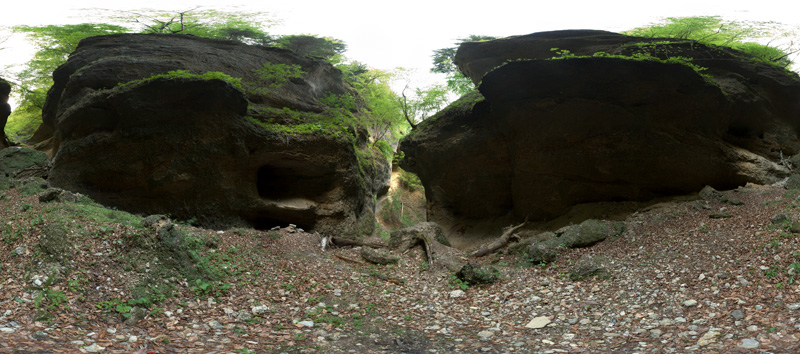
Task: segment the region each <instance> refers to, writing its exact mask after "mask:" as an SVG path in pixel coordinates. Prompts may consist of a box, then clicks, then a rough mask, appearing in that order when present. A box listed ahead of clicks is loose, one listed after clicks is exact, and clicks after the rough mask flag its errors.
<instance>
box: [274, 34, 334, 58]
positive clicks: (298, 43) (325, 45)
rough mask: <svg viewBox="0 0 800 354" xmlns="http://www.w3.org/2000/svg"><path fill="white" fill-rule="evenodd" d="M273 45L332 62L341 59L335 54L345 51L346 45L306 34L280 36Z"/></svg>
mask: <svg viewBox="0 0 800 354" xmlns="http://www.w3.org/2000/svg"><path fill="white" fill-rule="evenodd" d="M275 46H277V47H280V48H284V49H288V50H291V51H293V52H295V53H297V54H299V55H302V56H307V57H317V58H323V59H326V60H329V61H332V62H339V61H341V58H338V59H337V58H336V56H338V55H341V54H342V53H344V52H345V51H347V45H346V44H345V43H344V42H343V41H341V40H338V39H335V38H331V37H317V36H313V35H308V34H300V35H287V36H282V37H280V38H278V40H277V41H276V43H275ZM332 59H333V60H332Z"/></svg>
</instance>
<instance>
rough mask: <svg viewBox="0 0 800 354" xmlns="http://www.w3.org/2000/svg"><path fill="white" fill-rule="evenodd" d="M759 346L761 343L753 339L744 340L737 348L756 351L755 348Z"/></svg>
mask: <svg viewBox="0 0 800 354" xmlns="http://www.w3.org/2000/svg"><path fill="white" fill-rule="evenodd" d="M759 344H760V343H758V341H757V340H755V339H753V338H745V339H742V341H741V342H739V344H737V346H738V347H739V348H744V349H755V348H758V345H759Z"/></svg>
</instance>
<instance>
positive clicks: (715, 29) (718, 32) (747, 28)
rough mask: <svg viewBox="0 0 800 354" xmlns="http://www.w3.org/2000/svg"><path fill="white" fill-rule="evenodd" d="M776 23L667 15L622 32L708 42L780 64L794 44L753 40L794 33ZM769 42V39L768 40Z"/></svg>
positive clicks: (786, 64) (785, 60) (783, 61)
mask: <svg viewBox="0 0 800 354" xmlns="http://www.w3.org/2000/svg"><path fill="white" fill-rule="evenodd" d="M793 32H794V30H786V29H785V28H782V26H781V25H780V24H778V23H776V22H757V21H725V20H723V19H722V18H721V17H719V16H699V17H668V18H666V19H664V20H663V21H661V22H660V23H654V24H651V25H649V26H645V27H639V28H635V29H632V30H630V31H626V32H623V33H624V34H626V35H630V36H640V37H648V38H676V39H685V40H691V41H696V42H700V43H704V44H708V45H717V46H724V47H730V48H733V49H737V50H740V51H743V52H745V53H747V54H750V55H752V56H753V57H755V58H759V59H761V60H763V61H764V62H768V63H771V64H773V65H777V66H780V67H783V68H785V67H788V66H789V65H790V64H791V61H790V60H789V55H790V54H791V53H794V52H796V51H797V49H796V48H793V46H794V45H796V44H794V43H792V44H790V45H788V46H785V47H784V48H777V47H771V46H769V45H764V44H759V43H756V42H753V41H754V40H763V39H767V38H772V39H774V38H776V37H777V38H785V37H791V36H793V35H794V33H793ZM770 42H772V40H770Z"/></svg>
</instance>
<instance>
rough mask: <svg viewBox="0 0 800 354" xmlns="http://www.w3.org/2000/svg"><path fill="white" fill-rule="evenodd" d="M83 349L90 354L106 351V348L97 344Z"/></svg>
mask: <svg viewBox="0 0 800 354" xmlns="http://www.w3.org/2000/svg"><path fill="white" fill-rule="evenodd" d="M82 349H83V350H85V351H87V352H89V353H98V352H102V351H103V350H106V347H104V346H101V345H98V344H97V343H92V345H90V346H86V347H83V348H82Z"/></svg>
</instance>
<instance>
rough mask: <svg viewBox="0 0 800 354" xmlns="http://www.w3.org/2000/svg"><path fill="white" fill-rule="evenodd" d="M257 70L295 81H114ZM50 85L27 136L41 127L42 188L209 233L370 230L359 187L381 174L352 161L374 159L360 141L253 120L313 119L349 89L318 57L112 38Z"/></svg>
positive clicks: (366, 193) (247, 75) (184, 40)
mask: <svg viewBox="0 0 800 354" xmlns="http://www.w3.org/2000/svg"><path fill="white" fill-rule="evenodd" d="M264 63H271V64H286V65H297V66H299V67H301V68H302V70H303V71H304V72H305V74H304V75H303V76H302V78H293V79H291V80H289V81H288V82H286V83H284V84H283V85H281V86H280V87H271V88H270V89H269V90H260V91H256V90H249V89H247V87H245V89H244V90H242V89H240V88H237V87H235V86H234V85H232V84H231V83H229V82H226V81H223V80H217V79H211V80H205V79H202V78H160V79H155V80H150V81H145V82H140V83H137V84H130V85H125V86H117V84H118V83H120V82H129V81H132V80H138V79H143V78H148V77H151V76H153V75H155V74H163V73H166V72H168V71H172V70H188V71H190V72H192V73H197V74H202V73H205V72H209V71H219V72H223V73H225V74H227V75H230V76H232V77H236V78H242V81H243V82H245V83H246V82H255V81H257V80H258V78H257V77H256V74H254V73H255V71H256V70H258V69H260V68H262V67H263V65H264ZM54 78H55V85H54V86H53V88H52V89H51V90H50V92H49V94H48V99H47V106H46V108H45V113H44V124H43V127H42V128H41V129H40V130H39V131H38V132H37V134H39V135H40V138H41V137H45V136H46V135H47V134H46V133H47V130H48V129H52V133H53V137H54V139H53V153H54V158H53V170H52V173H51V176H50V181H51V183H52V184H53V185H54V186H57V187H61V188H64V189H68V190H72V191H76V192H80V193H83V194H86V195H88V196H90V197H92V198H93V199H95V200H97V201H99V202H101V203H103V204H107V205H110V206H114V207H118V208H120V209H124V210H128V211H133V212H139V213H144V214H156V213H158V214H169V215H171V216H173V217H176V218H184V219H189V218H198V219H199V220H200V221H201V222H202V223H204V224H206V225H209V226H219V227H224V226H231V225H249V226H255V227H272V226H274V225H286V224H289V223H293V224H296V225H298V226H300V227H303V228H305V229H308V230H311V229H314V230H319V231H328V232H334V233H335V234H337V235H339V234H343V233H346V234H354V233H357V232H368V231H371V229H370V230H366V229H365V227H364V225H370V226H371V225H374V222H373V221H372V220H373V216H372V205H371V203H372V200H373V195H374V193H375V190H374V188H373V185H377V184H375V183H372V182H371V181H373V180H380V179H388V174H387V175H380V173H379V171H380V169H374V171H373V170H366V169H364V168H362V167H361V166H362V165H370V166H372V165H376V164H377V165H380V164H381V163H384V164H385V163H386V162H385V161H384V162H381V161H372V156H373V155H371V154H369V153H365V152H368V151H369V150H368V147H367V146H366V141H365V135H364V134H365V133H363V132H359V131H358V130H357V129H355V128H352V129H350V130H349V131H346V132H348V133H349V134H327V133H326V132H325V131H317V132H293V131H291V129H288V130H286V129H284V130H281V129H279V127H278V125H272V126H270V125H264V124H260V123H258V122H262V121H271V120H274V119H277V118H276V117H273V116H271V114H278V113H275V112H279V113H281V114H284V113H285V112H289V113H291V115H292V116H293V117H296V119H295V120H298V121H300V120H302V119H304V118H303V117H305V116H306V115H314V114H321V113H320V112H324V111H325V110H326V109H327V107H325V106H324V105H323V104H322V103H320V102H319V101H318V99H319V98H320V97H322V96H323V95H325V94H330V93H334V94H341V93H346V92H348V90H349V89H348V88H347V86H346V85H345V84H344V82H343V81H342V80H341V73H340V72H339V71H338V70H336V69H334V68H333V67H332V66H331V65H330V64H328V63H326V62H322V61H317V60H312V59H309V58H303V57H299V56H297V55H294V54H293V53H291V52H288V51H284V50H278V49H274V48H264V47H255V46H247V45H243V44H240V43H236V42H231V41H219V40H209V39H203V38H197V37H192V36H176V35H112V36H103V37H92V38H89V39H86V40H84V41H82V42H81V44H80V46H79V47H78V49H77V50H76V52H75V53H73V55H72V56H71V57H70V59H69V61H68V62H67V63H66V64H65V65H63V66H61V67H60V68H59V69H58V70H57V71H56V73H55V74H54ZM289 113H286V114H289ZM48 126H49V127H51V128H48ZM375 173H377V174H375ZM376 188H377V187H376ZM362 219H364V220H363V221H362Z"/></svg>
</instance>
